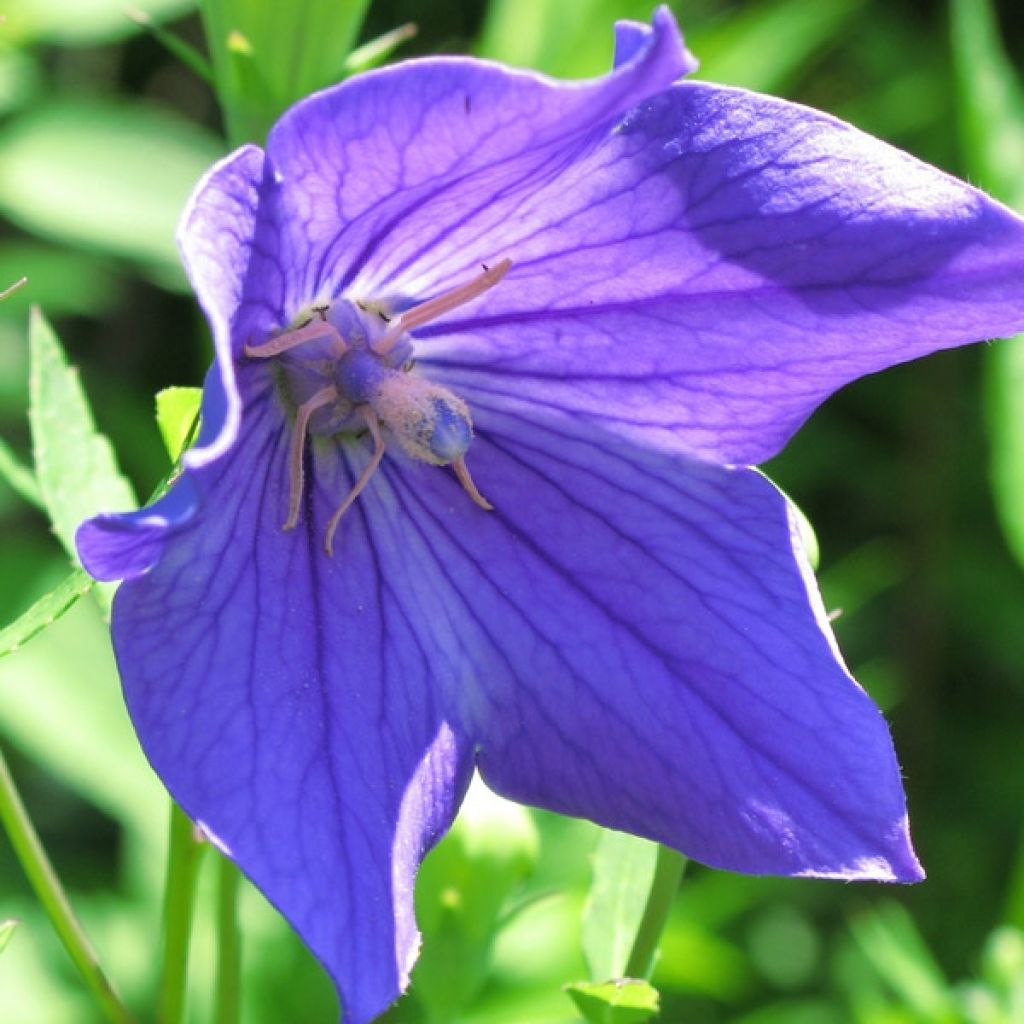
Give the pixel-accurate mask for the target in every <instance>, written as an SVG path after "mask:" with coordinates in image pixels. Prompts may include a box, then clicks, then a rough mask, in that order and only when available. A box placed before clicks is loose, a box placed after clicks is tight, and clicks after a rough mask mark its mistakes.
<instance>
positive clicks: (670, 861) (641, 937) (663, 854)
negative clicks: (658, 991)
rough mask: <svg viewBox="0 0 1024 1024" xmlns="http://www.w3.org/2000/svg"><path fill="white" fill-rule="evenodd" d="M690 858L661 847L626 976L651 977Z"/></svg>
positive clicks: (627, 964)
mask: <svg viewBox="0 0 1024 1024" xmlns="http://www.w3.org/2000/svg"><path fill="white" fill-rule="evenodd" d="M685 867H686V858H685V857H684V856H683V855H682V854H681V853H677V852H676V851H675V850H670V849H669V848H668V847H667V846H659V847H658V863H657V864H656V865H655V868H654V881H653V882H651V891H650V893H649V894H648V896H647V905H646V906H645V907H644V916H643V917H642V918H641V919H640V927H639V928H638V929H637V933H636V942H634V943H633V952H632V953H630V955H629V961H628V962H627V963H626V977H628V978H648V977H650V974H651V971H652V970H653V969H654V956H655V954H656V953H657V952H658V943H659V942H660V941H661V933H662V932H663V931H664V930H665V923H666V922H667V921H668V915H669V912H670V911H671V910H672V901H673V900H674V899H675V896H676V892H677V890H678V889H679V880H680V879H681V878H682V877H683V869H684V868H685Z"/></svg>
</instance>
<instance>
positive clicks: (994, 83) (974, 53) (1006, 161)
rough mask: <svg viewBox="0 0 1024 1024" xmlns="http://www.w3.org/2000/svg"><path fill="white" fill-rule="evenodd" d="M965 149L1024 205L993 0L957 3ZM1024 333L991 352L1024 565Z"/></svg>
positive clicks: (1023, 142) (1008, 75)
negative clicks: (1023, 335) (991, 1)
mask: <svg viewBox="0 0 1024 1024" xmlns="http://www.w3.org/2000/svg"><path fill="white" fill-rule="evenodd" d="M950 13H951V21H952V40H953V54H954V58H955V66H956V87H957V90H956V91H957V110H958V123H959V127H960V136H961V142H962V146H961V151H962V153H963V159H964V162H965V164H966V166H967V168H968V169H969V170H970V171H971V174H972V177H973V178H974V179H975V180H976V181H977V182H978V184H980V185H981V186H983V187H984V188H987V189H989V190H990V191H991V192H993V193H995V195H997V196H998V197H999V198H1001V199H1003V200H1005V201H1006V202H1008V203H1011V204H1012V205H1014V206H1016V207H1017V208H1018V209H1019V210H1024V174H1022V173H1021V168H1022V167H1024V87H1022V85H1021V82H1020V80H1019V79H1018V77H1017V73H1016V70H1015V69H1014V67H1013V65H1012V64H1011V62H1010V61H1009V59H1008V58H1007V56H1006V51H1005V50H1004V49H1003V47H1002V44H1001V42H1000V39H999V27H998V24H997V22H996V17H995V12H994V11H993V9H992V5H991V3H990V2H989V0H953V3H952V6H951V8H950ZM1022 396H1024V338H1017V339H1015V341H1014V342H1012V343H1009V342H1008V343H1006V344H1002V345H997V346H996V347H995V348H994V349H993V350H992V351H991V352H990V353H989V356H988V360H987V366H986V376H985V399H986V412H987V419H988V425H989V435H990V437H991V442H992V443H991V462H990V472H991V479H992V491H993V495H994V497H995V501H996V510H997V512H998V513H999V519H1000V523H1001V525H1002V527H1003V533H1004V534H1005V536H1006V539H1007V542H1008V543H1009V545H1010V548H1011V549H1012V550H1013V552H1014V554H1015V555H1016V556H1017V560H1018V561H1019V562H1020V563H1021V564H1022V565H1024V403H1022V401H1021V397H1022Z"/></svg>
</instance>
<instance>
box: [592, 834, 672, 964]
mask: <svg viewBox="0 0 1024 1024" xmlns="http://www.w3.org/2000/svg"><path fill="white" fill-rule="evenodd" d="M657 863H658V845H657V843H652V842H650V841H649V840H647V839H639V838H637V837H636V836H631V835H626V834H625V833H624V832H613V831H611V830H608V831H605V832H604V833H602V835H601V839H600V841H599V842H598V845H597V850H596V852H595V854H594V867H593V882H592V883H591V886H590V892H589V894H588V896H587V902H586V906H585V907H584V910H583V955H584V957H585V958H586V961H587V967H588V968H589V969H590V976H591V978H593V979H595V980H598V981H603V980H605V979H607V978H621V977H622V976H623V975H624V974H625V973H626V964H627V963H628V962H629V958H630V955H631V954H632V952H633V946H634V944H635V942H636V937H637V932H638V931H639V928H640V923H641V921H642V920H643V916H644V908H645V907H646V905H647V898H648V895H649V894H650V891H651V884H652V883H653V882H654V873H655V870H656V868H657Z"/></svg>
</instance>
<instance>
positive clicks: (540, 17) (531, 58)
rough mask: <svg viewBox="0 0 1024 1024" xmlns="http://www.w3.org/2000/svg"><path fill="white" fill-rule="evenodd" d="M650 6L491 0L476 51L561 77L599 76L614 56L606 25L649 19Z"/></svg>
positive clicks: (594, 0)
mask: <svg viewBox="0 0 1024 1024" xmlns="http://www.w3.org/2000/svg"><path fill="white" fill-rule="evenodd" d="M651 8H652V5H651V4H650V3H643V2H641V0H626V2H622V0H576V2H574V3H571V4H570V3H564V2H563V0H491V3H489V4H488V5H487V16H486V18H485V20H484V25H483V28H482V29H481V33H480V41H479V43H478V45H477V52H478V53H479V54H480V56H482V57H490V58H491V59H493V60H500V61H504V62H505V63H507V64H514V65H517V66H519V67H529V68H536V69H537V70H539V71H545V72H547V73H548V74H549V75H558V76H560V77H564V78H586V77H590V76H591V75H599V74H603V73H604V72H605V71H607V70H608V66H609V64H610V63H611V58H612V35H611V33H610V32H609V31H607V28H606V27H607V26H610V25H611V23H612V22H613V21H614V20H615V19H616V18H633V19H635V20H641V21H646V20H649V18H650V14H651ZM597 25H600V26H603V27H604V28H603V29H602V31H595V30H594V29H595V26H597Z"/></svg>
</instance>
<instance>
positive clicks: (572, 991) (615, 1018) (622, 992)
mask: <svg viewBox="0 0 1024 1024" xmlns="http://www.w3.org/2000/svg"><path fill="white" fill-rule="evenodd" d="M565 991H566V992H568V993H569V996H570V997H571V998H572V1001H573V1002H574V1003H575V1004H576V1006H577V1008H578V1009H579V1011H580V1013H582V1014H583V1017H584V1019H585V1020H587V1021H590V1022H592V1024H641V1022H643V1021H646V1020H650V1019H651V1017H653V1016H654V1015H655V1014H656V1013H657V1012H658V1008H659V1007H658V990H657V989H655V988H654V987H653V986H652V985H651V984H650V983H649V982H646V981H637V980H635V979H630V978H626V979H623V980H621V981H605V982H601V983H594V982H587V981H578V982H574V983H573V984H571V985H566V986H565Z"/></svg>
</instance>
